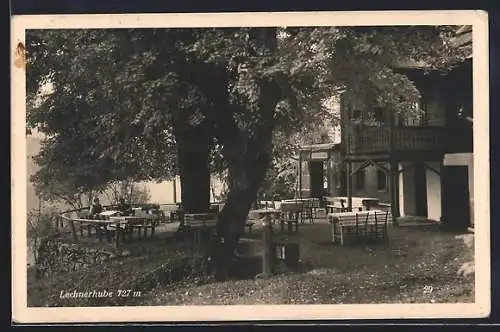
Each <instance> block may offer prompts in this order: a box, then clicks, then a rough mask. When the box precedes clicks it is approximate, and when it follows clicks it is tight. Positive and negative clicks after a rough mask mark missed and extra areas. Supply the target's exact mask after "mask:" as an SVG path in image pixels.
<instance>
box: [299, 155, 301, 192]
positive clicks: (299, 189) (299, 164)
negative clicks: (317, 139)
mask: <svg viewBox="0 0 500 332" xmlns="http://www.w3.org/2000/svg"><path fill="white" fill-rule="evenodd" d="M299 198H302V151H300V152H299Z"/></svg>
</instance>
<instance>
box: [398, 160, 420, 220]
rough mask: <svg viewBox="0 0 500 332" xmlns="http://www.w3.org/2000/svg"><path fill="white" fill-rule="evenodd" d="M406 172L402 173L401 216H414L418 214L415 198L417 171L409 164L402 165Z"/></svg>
mask: <svg viewBox="0 0 500 332" xmlns="http://www.w3.org/2000/svg"><path fill="white" fill-rule="evenodd" d="M402 167H403V168H404V171H403V172H401V173H400V179H401V182H402V185H400V188H399V192H400V215H401V216H402V217H403V216H414V215H416V213H417V205H416V197H415V170H414V169H413V168H412V167H411V165H410V164H409V163H402Z"/></svg>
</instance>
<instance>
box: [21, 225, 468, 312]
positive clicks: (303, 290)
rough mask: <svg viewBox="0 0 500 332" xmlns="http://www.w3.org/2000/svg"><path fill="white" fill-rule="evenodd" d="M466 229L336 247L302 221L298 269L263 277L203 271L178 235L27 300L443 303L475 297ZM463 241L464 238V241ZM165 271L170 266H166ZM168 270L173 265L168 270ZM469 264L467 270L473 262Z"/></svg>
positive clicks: (38, 289) (428, 230) (61, 280)
mask: <svg viewBox="0 0 500 332" xmlns="http://www.w3.org/2000/svg"><path fill="white" fill-rule="evenodd" d="M472 238H473V235H466V236H465V237H464V236H457V234H453V233H448V232H444V231H442V230H439V229H437V228H435V227H401V228H392V229H390V242H389V244H388V245H383V244H366V245H356V246H347V245H346V246H342V247H341V246H338V245H334V244H332V243H330V242H329V225H327V224H323V223H317V224H314V225H303V226H302V227H301V229H300V232H299V235H297V236H293V237H290V238H289V239H288V240H290V241H297V242H299V244H300V262H301V266H300V268H299V270H298V271H294V272H290V271H289V272H286V273H282V274H277V275H275V276H272V277H269V278H265V279H264V278H247V279H244V280H241V279H240V280H229V281H226V282H216V281H214V280H213V279H211V278H207V277H202V276H201V274H202V269H203V268H202V264H201V263H200V260H199V258H197V257H196V256H194V255H193V253H192V252H191V253H190V251H189V248H188V247H186V245H185V244H182V243H181V242H172V243H170V244H166V245H165V250H164V252H163V253H160V252H157V253H155V254H154V253H149V254H147V255H140V256H131V257H126V258H123V259H120V260H117V261H115V262H112V263H109V265H106V266H105V267H104V268H103V267H93V268H89V269H88V271H78V272H72V273H70V274H61V275H60V276H57V277H56V278H50V279H47V280H45V279H42V280H31V281H30V282H29V285H28V304H29V305H30V306H75V305H77V306H82V305H101V306H102V305H202V304H207V305H208V304H342V303H344V304H347V303H450V302H473V301H474V273H473V272H472V273H468V274H467V275H465V276H464V275H461V274H460V273H459V272H458V271H459V270H460V269H461V267H462V266H463V265H464V264H467V263H469V265H470V262H473V259H474V258H473V252H474V250H473V247H472V246H471V245H470V243H471V239H472ZM466 242H467V243H468V244H469V245H466ZM169 271H170V272H169ZM172 271H174V272H172ZM472 271H473V269H472ZM73 289H77V290H94V289H95V290H103V289H106V290H114V291H117V290H118V289H130V290H132V293H131V294H134V293H133V292H134V291H136V292H137V291H139V292H140V295H139V294H138V293H135V294H136V296H132V295H130V296H128V297H118V296H114V297H111V298H106V299H61V298H60V292H61V290H64V291H71V290H73Z"/></svg>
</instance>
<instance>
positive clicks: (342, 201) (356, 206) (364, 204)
mask: <svg viewBox="0 0 500 332" xmlns="http://www.w3.org/2000/svg"><path fill="white" fill-rule="evenodd" d="M325 200H326V203H327V212H330V213H333V212H334V211H333V210H334V209H337V210H345V209H347V208H348V204H347V201H348V198H347V197H325ZM379 202H380V200H379V199H378V198H374V197H352V210H353V211H366V210H370V209H371V207H373V206H377V205H378V204H379ZM328 210H330V211H328Z"/></svg>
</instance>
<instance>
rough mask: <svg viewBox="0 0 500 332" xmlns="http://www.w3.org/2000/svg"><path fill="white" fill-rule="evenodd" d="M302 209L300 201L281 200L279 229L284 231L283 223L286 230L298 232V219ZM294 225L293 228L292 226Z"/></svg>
mask: <svg viewBox="0 0 500 332" xmlns="http://www.w3.org/2000/svg"><path fill="white" fill-rule="evenodd" d="M302 211H303V204H302V202H282V203H281V219H280V229H281V231H282V232H283V231H285V224H287V225H288V232H289V233H293V232H298V231H299V219H301V214H302ZM294 225H295V230H294V227H293V226H294Z"/></svg>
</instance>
